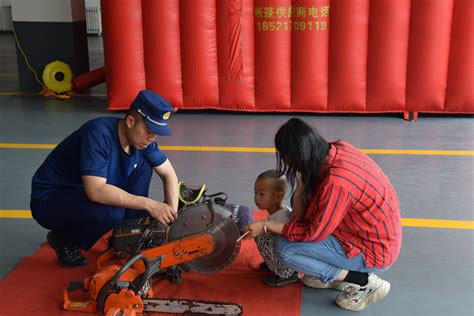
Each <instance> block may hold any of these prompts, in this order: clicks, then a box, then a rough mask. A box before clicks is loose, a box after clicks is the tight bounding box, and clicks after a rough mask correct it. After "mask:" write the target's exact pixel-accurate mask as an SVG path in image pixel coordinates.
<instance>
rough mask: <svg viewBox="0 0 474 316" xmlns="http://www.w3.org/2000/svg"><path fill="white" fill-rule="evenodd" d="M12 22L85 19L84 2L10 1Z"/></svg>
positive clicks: (66, 0)
mask: <svg viewBox="0 0 474 316" xmlns="http://www.w3.org/2000/svg"><path fill="white" fill-rule="evenodd" d="M12 14H13V21H22V22H75V21H84V20H85V19H86V12H85V5H84V0H12Z"/></svg>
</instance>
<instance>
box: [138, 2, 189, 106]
mask: <svg viewBox="0 0 474 316" xmlns="http://www.w3.org/2000/svg"><path fill="white" fill-rule="evenodd" d="M143 39H144V47H145V57H144V58H145V69H146V86H147V88H148V89H150V90H153V91H155V92H157V93H159V94H160V95H161V96H163V97H164V98H165V99H166V100H168V101H169V102H170V103H171V104H172V105H173V106H175V107H182V106H183V89H182V81H181V48H180V30H179V0H166V1H152V0H147V1H143Z"/></svg>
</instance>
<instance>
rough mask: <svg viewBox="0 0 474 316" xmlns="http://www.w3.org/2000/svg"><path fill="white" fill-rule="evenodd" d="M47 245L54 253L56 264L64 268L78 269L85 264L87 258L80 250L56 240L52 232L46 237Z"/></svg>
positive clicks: (70, 243)
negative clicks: (56, 259)
mask: <svg viewBox="0 0 474 316" xmlns="http://www.w3.org/2000/svg"><path fill="white" fill-rule="evenodd" d="M46 238H47V240H48V244H49V245H50V246H51V247H52V248H53V249H54V251H55V252H56V256H57V257H58V263H59V264H60V265H61V266H63V267H65V268H74V267H80V266H84V265H86V264H87V258H86V257H84V256H83V255H82V253H81V249H79V247H78V246H77V245H75V244H74V243H72V242H70V241H67V240H61V239H59V238H57V237H56V236H55V235H54V233H53V232H49V233H48V235H47V236H46Z"/></svg>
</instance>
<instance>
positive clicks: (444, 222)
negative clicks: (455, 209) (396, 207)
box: [402, 218, 474, 229]
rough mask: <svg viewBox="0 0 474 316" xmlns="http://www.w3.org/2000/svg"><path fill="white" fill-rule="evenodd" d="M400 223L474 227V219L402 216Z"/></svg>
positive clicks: (419, 225)
mask: <svg viewBox="0 0 474 316" xmlns="http://www.w3.org/2000/svg"><path fill="white" fill-rule="evenodd" d="M402 225H403V226H405V227H429V228H453V229H474V221H459V220H452V219H431V218H402Z"/></svg>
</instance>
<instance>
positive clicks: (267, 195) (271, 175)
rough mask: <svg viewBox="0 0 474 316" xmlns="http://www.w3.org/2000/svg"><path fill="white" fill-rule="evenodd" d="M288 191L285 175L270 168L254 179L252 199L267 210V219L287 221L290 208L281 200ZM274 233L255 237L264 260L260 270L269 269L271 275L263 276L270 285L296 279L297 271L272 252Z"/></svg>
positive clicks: (264, 233)
mask: <svg viewBox="0 0 474 316" xmlns="http://www.w3.org/2000/svg"><path fill="white" fill-rule="evenodd" d="M287 191H288V182H287V181H286V178H285V176H281V177H278V173H277V171H276V170H274V169H271V170H267V171H265V172H263V173H261V174H260V175H259V176H258V177H257V179H256V180H255V191H254V201H255V204H256V205H257V207H258V209H260V210H267V211H268V213H269V216H268V218H267V220H272V221H279V222H282V223H285V224H286V223H288V222H289V221H290V220H291V209H290V208H289V207H288V206H286V205H283V200H284V198H285V196H286V193H287ZM275 238H276V235H275V234H273V233H272V232H270V231H268V232H263V233H261V234H260V235H258V236H257V237H255V241H256V243H257V247H258V250H259V251H260V254H261V255H262V257H263V258H264V259H265V262H264V263H262V264H261V265H260V269H262V270H270V271H271V272H273V274H272V275H270V276H267V277H265V279H264V281H265V283H266V284H267V285H270V286H282V285H286V284H289V283H293V282H297V281H298V272H296V271H293V270H291V269H289V268H287V267H285V266H283V265H282V264H281V263H280V262H278V260H277V258H276V257H275V254H274V248H273V241H274V239H275Z"/></svg>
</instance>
